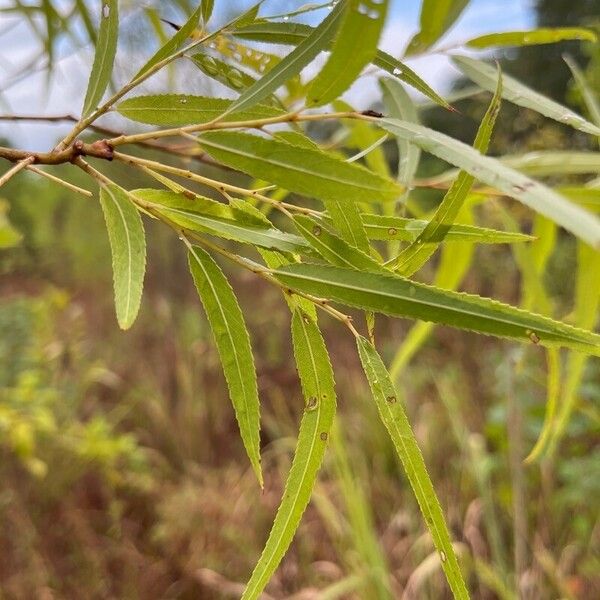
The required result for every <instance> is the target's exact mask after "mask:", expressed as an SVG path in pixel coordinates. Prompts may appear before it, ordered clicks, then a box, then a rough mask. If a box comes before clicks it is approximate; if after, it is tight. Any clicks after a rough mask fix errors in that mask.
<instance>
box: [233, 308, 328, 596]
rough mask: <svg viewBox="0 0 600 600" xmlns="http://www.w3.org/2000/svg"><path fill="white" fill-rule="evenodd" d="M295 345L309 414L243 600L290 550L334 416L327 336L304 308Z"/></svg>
mask: <svg viewBox="0 0 600 600" xmlns="http://www.w3.org/2000/svg"><path fill="white" fill-rule="evenodd" d="M292 341H293V344H294V356H295V358H296V365H297V367H298V374H299V376H300V382H301V383H302V391H303V393H304V398H305V408H304V415H303V416H302V422H301V424H300V432H299V434H298V444H297V446H296V453H295V455H294V460H293V462H292V467H291V469H290V472H289V475H288V478H287V481H286V484H285V490H284V492H283V498H282V500H281V504H280V505H279V508H278V510H277V515H276V516H275V521H274V523H273V528H272V529H271V532H270V534H269V538H268V540H267V543H266V545H265V548H264V550H263V553H262V555H261V557H260V559H259V561H258V564H257V565H256V567H255V568H254V571H253V573H252V576H251V578H250V581H249V582H248V585H247V586H246V589H245V590H244V594H243V596H242V599H243V600H254V599H255V598H258V597H259V596H260V594H261V592H262V591H263V589H264V588H265V586H266V584H267V582H268V581H269V579H270V578H271V575H272V574H273V573H274V572H275V569H276V568H277V566H278V565H279V563H280V562H281V559H282V558H283V556H284V554H285V552H286V550H287V549H288V547H289V545H290V543H291V541H292V538H293V537H294V534H295V532H296V530H297V529H298V525H299V523H300V519H301V518H302V514H303V513H304V510H305V509H306V506H307V505H308V502H309V500H310V496H311V494H312V490H313V487H314V483H315V480H316V477H317V472H318V470H319V467H320V466H321V463H322V461H323V455H324V454H325V449H326V446H327V441H328V439H329V435H330V431H331V427H332V425H333V418H334V416H335V408H336V397H335V389H334V381H333V371H332V369H331V363H330V362H329V355H328V354H327V349H326V347H325V342H324V341H323V336H322V335H321V332H320V331H319V328H318V327H317V324H316V323H315V322H314V321H313V319H312V318H311V317H310V316H309V315H307V314H306V313H304V312H303V311H301V310H299V309H296V310H295V311H294V315H293V317H292Z"/></svg>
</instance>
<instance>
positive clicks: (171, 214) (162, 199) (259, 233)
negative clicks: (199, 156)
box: [132, 189, 311, 254]
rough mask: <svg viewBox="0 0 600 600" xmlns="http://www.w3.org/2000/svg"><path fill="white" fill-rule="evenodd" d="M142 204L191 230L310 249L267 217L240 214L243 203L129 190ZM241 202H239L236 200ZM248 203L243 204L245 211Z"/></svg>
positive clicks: (259, 243)
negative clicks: (242, 216) (241, 215)
mask: <svg viewBox="0 0 600 600" xmlns="http://www.w3.org/2000/svg"><path fill="white" fill-rule="evenodd" d="M132 193H133V194H134V195H135V196H136V198H139V199H141V200H142V201H143V202H144V203H145V204H144V206H146V207H151V208H152V209H153V210H155V211H157V212H159V213H160V214H162V215H164V216H165V217H167V218H168V219H169V220H170V221H172V222H173V223H175V224H177V225H179V226H180V227H183V228H185V229H189V230H191V231H201V232H202V233H210V234H211V235H215V236H217V237H221V238H224V239H227V240H233V241H236V242H240V243H242V244H250V245H253V246H259V247H261V248H272V249H276V250H280V251H281V252H300V253H303V254H306V253H307V252H308V253H310V250H311V249H310V246H309V245H308V244H307V243H306V242H305V241H304V240H303V239H302V238H301V237H300V236H297V235H294V234H291V233H286V232H284V231H281V230H279V229H277V228H276V227H274V226H273V225H272V223H271V222H270V221H268V219H266V218H264V216H263V220H258V217H257V214H256V212H254V213H253V216H254V218H253V219H250V218H249V215H247V216H248V218H245V219H242V218H240V210H241V207H242V206H243V205H245V204H247V203H244V202H242V201H236V200H235V199H234V200H233V201H232V204H231V206H227V205H225V204H222V203H220V202H216V201H215V200H211V199H210V198H204V197H203V196H193V197H192V198H190V197H189V196H187V195H185V194H182V193H176V192H171V191H165V190H153V189H141V190H135V191H134V192H132ZM240 203H241V204H240ZM251 209H252V207H251V206H250V205H247V206H245V211H246V213H248V212H249V211H250V210H251Z"/></svg>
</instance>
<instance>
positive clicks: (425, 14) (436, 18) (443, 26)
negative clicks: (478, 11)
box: [406, 0, 469, 54]
mask: <svg viewBox="0 0 600 600" xmlns="http://www.w3.org/2000/svg"><path fill="white" fill-rule="evenodd" d="M467 4H469V0H423V4H422V5H421V18H420V25H421V30H420V31H419V32H418V33H417V34H416V35H415V36H414V37H413V38H412V40H411V41H410V43H409V45H408V48H407V49H406V54H417V53H419V52H423V51H424V50H427V48H429V47H430V46H432V45H433V44H434V43H435V42H437V40H439V39H440V38H441V37H442V36H443V35H444V33H446V31H448V29H450V27H452V25H453V24H454V22H455V21H456V19H458V17H460V15H461V13H462V11H463V10H464V9H465V8H466V6H467Z"/></svg>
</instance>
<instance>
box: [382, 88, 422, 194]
mask: <svg viewBox="0 0 600 600" xmlns="http://www.w3.org/2000/svg"><path fill="white" fill-rule="evenodd" d="M379 87H380V88H381V91H382V94H383V102H384V105H385V107H386V109H387V111H388V113H389V115H390V117H393V118H395V119H402V120H403V121H410V122H411V123H419V115H418V113H417V108H416V107H415V105H414V103H413V101H412V99H411V97H410V96H409V95H408V93H407V92H406V90H405V89H404V88H403V87H402V84H401V83H400V82H398V81H396V80H395V79H389V78H385V79H380V80H379ZM396 141H397V145H398V181H399V182H400V183H401V184H402V185H403V186H405V187H406V188H407V191H406V192H405V194H404V199H406V197H407V195H408V189H409V188H410V186H411V183H412V180H413V179H414V177H415V174H416V172H417V168H418V167H419V160H420V159H421V149H420V148H419V147H418V146H416V145H414V144H410V143H409V142H408V141H407V140H405V139H402V138H399V137H398V138H396Z"/></svg>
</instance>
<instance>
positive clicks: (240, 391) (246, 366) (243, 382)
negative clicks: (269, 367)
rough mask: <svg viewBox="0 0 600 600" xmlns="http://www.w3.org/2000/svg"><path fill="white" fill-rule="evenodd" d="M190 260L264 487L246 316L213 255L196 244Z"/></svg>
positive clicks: (246, 441)
mask: <svg viewBox="0 0 600 600" xmlns="http://www.w3.org/2000/svg"><path fill="white" fill-rule="evenodd" d="M188 260H189V265H190V271H191V273H192V277H193V278H194V283H195V284H196V288H197V290H198V295H199V296H200V300H201V301H202V305H203V306H204V310H205V311H206V316H207V318H208V322H209V323H210V327H211V329H212V332H213V335H214V338H215V343H216V345H217V350H218V351H219V356H220V357H221V364H222V365H223V372H224V374H225V379H226V380H227V386H228V388H229V395H230V397H231V402H232V404H233V408H234V410H235V416H236V419H237V422H238V426H239V428H240V433H241V436H242V441H243V442H244V446H245V448H246V452H247V453H248V457H249V458H250V463H251V464H252V468H253V469H254V472H255V473H256V476H257V478H258V481H259V483H260V485H261V487H262V485H263V480H262V471H261V468H260V409H259V400H258V387H257V384H256V370H255V368H254V358H253V356H252V348H251V347H250V336H249V335H248V330H247V329H246V323H245V322H244V316H243V314H242V311H241V309H240V306H239V304H238V301H237V299H236V297H235V294H234V293H233V290H232V289H231V286H230V285H229V282H228V281H227V279H226V277H225V275H224V274H223V272H222V271H221V269H220V268H219V266H218V265H217V263H215V261H214V260H213V259H212V258H211V256H210V255H209V254H208V253H207V252H205V251H204V250H203V249H202V248H199V247H194V248H191V249H190V252H189V256H188Z"/></svg>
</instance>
